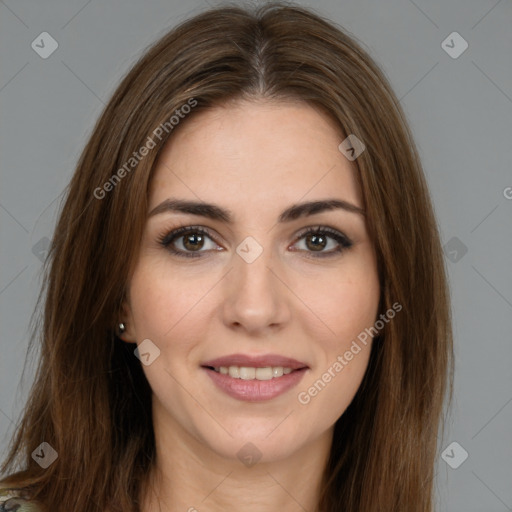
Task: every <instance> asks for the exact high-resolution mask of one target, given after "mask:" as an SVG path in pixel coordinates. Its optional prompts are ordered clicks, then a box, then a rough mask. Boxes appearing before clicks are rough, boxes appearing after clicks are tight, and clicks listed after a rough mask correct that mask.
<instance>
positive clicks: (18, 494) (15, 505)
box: [0, 487, 43, 512]
mask: <svg viewBox="0 0 512 512" xmlns="http://www.w3.org/2000/svg"><path fill="white" fill-rule="evenodd" d="M0 512H43V509H42V508H41V507H39V506H37V505H35V504H34V503H31V502H30V500H29V498H28V496H27V494H26V493H24V492H23V491H21V490H14V489H8V488H5V487H0Z"/></svg>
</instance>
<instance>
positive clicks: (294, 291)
mask: <svg viewBox="0 0 512 512" xmlns="http://www.w3.org/2000/svg"><path fill="white" fill-rule="evenodd" d="M47 263H48V271H47V275H46V288H45V290H46V296H45V308H44V316H43V318H42V336H41V343H42V345H41V359H40V365H39V369H38V372H37V375H36V379H35V383H34V387H33V390H32V392H31V395H30V399H29V402H28V404H27V407H26V410H25V413H24V416H23V418H22V422H21V424H20V426H19V429H18V431H17V432H16V435H15V437H14V439H13V443H12V447H11V450H10V453H9V454H8V457H7V458H6V460H5V462H4V464H3V467H2V474H5V475H8V476H6V477H5V478H4V480H3V481H2V486H3V488H5V489H10V491H9V492H11V493H14V494H15V495H16V496H18V498H11V501H10V502H9V501H6V502H5V503H4V507H5V508H4V509H5V510H10V509H9V508H8V507H9V506H11V507H13V508H11V509H14V507H15V506H16V504H20V505H21V504H23V505H22V507H24V506H26V505H28V504H29V503H30V504H31V506H36V504H39V505H40V506H41V507H42V508H41V509H43V510H44V509H47V510H52V511H55V510H58V511H60V510H66V511H67V510H80V511H92V510H109V511H128V510H132V511H142V512H153V511H175V510H189V511H193V510H234V509H240V507H243V508H244V509H245V510H248V511H251V510H284V511H292V510H293V511H295V510H311V511H314V510H317V511H320V510H321V511H338V510H343V511H345V512H356V511H358V512H361V511H365V512H374V511H377V510H378V511H407V512H427V511H429V512H430V511H432V510H433V477H434V463H435V460H436V453H437V451H436V450H437V430H438V426H439V425H440V421H441V420H442V413H443V400H444V397H445V392H446V391H447V390H448V391H450V390H451V375H452V373H451V372H452V336H451V326H450V314H449V303H448V291H447V284H446V278H445V271H444V266H443V265H444V262H443V258H442V253H441V248H440V241H439V235H438V232H437V227H436V222H435V217H434V214H433V210H432V206H431V202H430V199H429V195H428V190H427V186H426V183H425V179H424V176H423V173H422V169H421V164H420V161H419V159H418V155H417V151H416V149H415V145H414V142H413V140H412V137H411V134H410V131H409V129H408V127H407V123H406V120H405V118H404V115H403V113H402V111H401V109H400V106H399V104H398V101H397V99H396V97H395V96H394V94H393V92H392V90H391V88H390V85H389V83H388V82H387V80H386V78H385V76H384V75H383V73H382V72H381V71H380V70H379V69H378V67H377V66H376V64H375V63H374V62H373V61H372V60H371V58H370V57H369V56H368V54H367V53H365V52H364V51H363V50H362V48H361V47H360V46H359V45H358V43H357V42H356V41H354V39H353V38H351V37H349V36H348V35H347V34H345V33H344V32H343V31H341V30H340V29H339V28H337V27H335V26H333V25H332V24H331V23H328V22H327V21H325V20H323V19H322V18H320V17H319V16H317V15H316V14H313V13H312V12H310V11H308V10H305V9H303V8H299V7H290V6H286V5H280V4H269V5H267V6H265V7H262V8H260V9H258V10H257V11H256V12H254V13H253V12H251V11H249V10H246V9H242V8H234V7H227V8H217V9H213V10H211V11H208V12H206V13H204V14H201V15H198V16H196V17H195V18H193V19H191V20H189V21H187V22H185V23H183V24H182V25H180V26H178V27H177V28H175V29H173V30H172V31H171V32H170V33H169V34H168V35H166V36H165V37H164V38H162V39H161V40H160V41H158V42H157V43H156V44H155V45H154V46H153V47H152V48H151V49H149V51H148V52H147V53H146V54H145V55H144V56H143V57H142V59H141V60H140V61H139V62H138V63H137V64H136V65H135V66H134V67H133V69H132V70H131V71H130V72H129V73H128V75H127V76H126V77H125V78H124V80H123V81H122V83H121V85H120V86H119V88H118V89H117V91H116V92H115V94H114V96H113V98H112V99H111V101H110V102H109V104H108V105H107V107H106V109H105V111H104V113H103V114H102V116H101V118H100V119H99V121H98V123H97V125H96V127H95V129H94V132H93V134H92V136H91V139H90V140H89V142H88V144H87V146H86V148H85V150H84V152H83V154H82V156H81V158H80V161H79V163H78V167H77V169H76V172H75V174H74V176H73V179H72V181H71V183H70V186H69V190H68V194H67V198H66V201H65V203H64V205H63V208H62V211H61V213H60V218H59V221H58V223H57V226H56V230H55V235H54V239H53V244H52V248H51V251H50V255H49V258H48V262H47ZM15 470H17V471H16V472H14V471H15ZM16 489H18V491H16ZM16 492H17V494H16ZM23 493H24V494H23ZM25 498H26V499H25ZM7 504H9V505H7ZM0 510H1V509H0ZM18 510H23V511H24V510H25V509H24V508H20V509H18ZM26 510H29V509H28V508H27V509H26ZM34 510H38V509H34Z"/></svg>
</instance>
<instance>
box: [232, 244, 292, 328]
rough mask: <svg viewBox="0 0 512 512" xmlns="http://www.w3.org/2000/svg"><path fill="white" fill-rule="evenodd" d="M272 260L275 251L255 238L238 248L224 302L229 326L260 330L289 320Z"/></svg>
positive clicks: (282, 290) (234, 255)
mask: <svg viewBox="0 0 512 512" xmlns="http://www.w3.org/2000/svg"><path fill="white" fill-rule="evenodd" d="M272 256H273V255H272V248H271V247H264V246H263V245H262V244H260V243H259V242H258V241H257V240H256V239H255V238H253V237H247V238H246V239H244V240H243V241H242V242H241V243H240V244H239V245H238V247H237V248H236V254H233V268H232V271H231V272H230V273H229V276H228V277H229V285H228V287H227V293H226V296H225V298H224V315H225V321H226V322H227V323H228V324H231V325H233V324H236V325H239V324H240V325H242V326H245V327H246V328H247V329H248V330H257V329H262V328H265V327H267V326H269V325H271V324H276V323H281V322H284V321H285V319H286V318H287V315H286V311H287V307H286V304H285V297H284V289H283V287H282V285H280V283H279V280H278V279H277V278H276V276H275V275H274V272H273V270H274V269H273V268H272V267H273V262H275V259H273V258H272Z"/></svg>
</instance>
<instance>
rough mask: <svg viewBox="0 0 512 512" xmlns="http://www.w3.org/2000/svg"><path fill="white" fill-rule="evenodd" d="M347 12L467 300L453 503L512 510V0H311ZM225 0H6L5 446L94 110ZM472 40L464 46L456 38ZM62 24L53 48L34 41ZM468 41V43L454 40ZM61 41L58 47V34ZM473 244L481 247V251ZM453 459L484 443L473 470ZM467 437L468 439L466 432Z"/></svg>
mask: <svg viewBox="0 0 512 512" xmlns="http://www.w3.org/2000/svg"><path fill="white" fill-rule="evenodd" d="M298 3H299V4H302V5H304V6H307V7H312V8H314V9H316V10H317V11H318V12H319V13H321V14H323V15H325V16H327V17H328V18H330V19H332V20H333V21H335V22H337V23H339V24H341V25H342V26H343V27H344V28H345V29H346V30H347V31H349V32H350V33H351V34H352V35H353V36H355V37H356V38H357V39H358V40H359V41H361V42H362V43H363V45H364V47H365V48H366V49H367V51H368V52H369V53H370V55H372V56H373V57H374V59H375V60H376V61H377V63H378V64H379V65H380V66H381V68H382V69H383V70H384V72H385V74H386V75H387V76H388V78H389V80H390V81H391V83H392V85H393V87H394V89H395V91H396V93H397V96H398V98H400V101H401V104H402V106H403V107H404V109H405V111H406V114H407V116H408V119H409V121H410V124H411V128H412V130H413V133H414V135H415V138H416V141H417V144H418V147H419V150H420V156H421V157H422V160H423V163H424V167H425V172H426V174H427V179H428V182H429V184H430V187H431V192H432V196H433V200H434V204H435V208H436V212H437V216H438V220H439V224H440V229H441V235H442V239H443V245H445V255H446V263H447V266H448V270H449V277H450V285H451V291H452V299H453V314H454V329H455V344H456V347H455V349H456V375H455V400H454V406H453V409H452V412H451V415H450V418H449V421H448V422H447V431H446V435H445V438H444V439H443V441H442V446H441V449H440V451H439V454H438V455H439V457H438V464H437V485H436V487H437V492H438V499H437V501H438V510H439V511H449V512H459V511H460V512H462V511H464V512H472V511H475V512H476V511H478V512H494V511H496V512H501V511H506V510H512V485H511V484H512V479H511V476H512V439H511V438H512V434H511V433H512V403H511V402H512V365H511V361H512V358H511V354H512V346H511V332H512V329H511V327H512V325H511V324H512V322H511V319H512V272H511V271H510V269H511V262H512V236H511V235H512V222H511V220H512V172H511V169H512V150H511V146H512V144H511V140H512V137H511V136H512V4H511V2H510V1H507V0H501V1H497V0H489V1H485V0H478V1H477V0H451V1H448V2H447V1H441V0H435V1H430V2H427V1H426V0H423V1H422V0H415V1H412V0H386V1H380V2H377V1H369V0H347V1H338V2H336V1H334V0H331V1H328V0H322V1H315V2H314V3H313V2H312V1H311V2H298ZM208 5H212V6H213V5H216V2H213V1H212V0H210V1H208V2H204V1H191V0H190V1H187V2H179V1H170V0H167V1H166V0H151V1H146V2H144V1H143V0H131V1H124V2H122V1H120V0H115V1H106V2H100V1H99V0H89V1H87V0H66V1H64V0H61V1H45V2H42V1H35V0H34V1H27V0H5V1H0V42H1V44H0V53H1V58H0V59H1V63H2V66H1V75H0V109H1V115H2V123H1V125H0V141H1V142H0V143H1V148H0V155H1V169H2V175H1V180H2V181H1V185H2V186H1V189H0V223H1V245H0V261H1V265H0V310H1V326H2V330H1V339H0V354H1V355H0V450H1V451H2V453H5V450H6V448H7V446H8V442H9V436H10V434H12V431H13V427H14V424H15V422H16V421H18V419H19V414H20V413H21V410H22V407H23V404H24V401H25V399H26V396H27V391H28V387H29V385H30V383H31V379H32V377H33V367H34V364H33V362H32V363H31V364H29V366H28V367H27V372H26V374H25V377H24V378H23V379H21V375H22V369H23V363H24V360H25V355H26V349H27V345H28V338H29V331H28V321H29V317H30V314H31V313H32V309H33V307H34V304H35V299H36V296H37V293H38V289H39V285H40V275H39V271H40V269H41V258H42V257H43V256H44V250H45V243H46V242H45V238H46V239H50V238H51V236H52V229H53V225H54V222H55V213H56V209H57V206H58V199H59V197H61V193H62V191H63V189H64V187H65V185H66V184H67V182H68V181H69V179H70V177H71V174H72V172H73V168H74V165H75V163H76V160H77V158H78V155H79V153H80V151H81V149H82V147H83V146H84V144H85V142H86V140H87V137H88V135H89V134H90V132H91V130H92V127H93V123H94V121H95V120H96V118H97V117H98V115H99V114H100V111H101V109H102V108H103V105H104V104H105V103H106V102H107V101H108V98H109V97H110V95H111V93H112V92H113V89H114V88H115V86H116V85H117V84H118V81H119V79H120V77H121V76H122V75H123V73H124V72H125V71H126V70H127V69H128V68H129V67H130V65H131V64H132V63H134V61H135V59H136V58H138V57H139V56H140V54H141V53H142V52H143V51H144V49H145V48H146V47H147V46H148V45H149V44H150V43H151V42H153V41H154V40H156V39H157V38H158V37H160V36H161V35H163V33H164V32H166V31H167V30H168V29H169V28H170V27H171V26H173V25H175V24H176V23H178V22H180V21H182V20H183V19H184V18H186V17H189V16H190V15H192V14H195V13H198V12H200V11H201V10H203V9H204V8H206V7H208ZM454 31H456V32H458V33H459V34H460V35H461V36H462V37H463V38H464V40H466V41H467V43H468V45H469V47H468V48H467V50H466V51H465V52H464V53H462V54H461V55H460V56H459V57H458V58H452V57H451V56H450V55H449V54H448V53H447V52H446V51H445V50H444V49H443V47H442V42H443V41H444V40H445V39H446V38H447V37H448V36H449V35H450V34H451V33H452V32H454ZM42 32H48V33H49V34H51V36H52V37H53V38H54V39H55V40H56V41H57V42H58V45H59V46H58V48H57V50H56V51H55V52H54V53H53V54H52V55H51V56H49V57H48V58H47V59H43V58H41V57H40V56H39V55H38V54H37V53H36V51H34V50H33V49H32V48H31V43H32V41H34V40H36V42H37V41H38V40H39V41H40V39H38V36H39V35H40V34H41V33H42ZM447 44H448V45H450V46H453V47H454V48H453V50H452V51H454V50H457V49H458V48H461V46H460V42H457V41H456V40H454V42H453V43H452V42H451V39H450V38H449V39H448V42H447ZM46 48H48V46H47V45H46ZM466 250H467V252H465V251H466ZM453 441H456V442H457V443H458V444H459V445H460V446H455V448H454V449H453V451H452V449H451V448H450V449H449V450H448V451H447V452H446V453H447V456H445V458H446V460H449V461H450V463H451V464H452V465H457V463H460V461H461V460H462V455H463V453H464V452H463V451H462V449H464V450H466V451H467V452H468V454H469V456H468V458H467V460H465V461H464V462H463V463H462V464H461V465H460V466H459V467H458V468H457V469H453V468H452V467H450V466H449V465H448V464H447V463H446V462H445V460H444V459H443V458H442V452H443V450H445V448H447V447H448V446H449V445H450V443H452V442H453ZM452 448H453V447H452Z"/></svg>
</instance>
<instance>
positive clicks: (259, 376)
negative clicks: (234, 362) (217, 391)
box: [205, 366, 306, 380]
mask: <svg viewBox="0 0 512 512" xmlns="http://www.w3.org/2000/svg"><path fill="white" fill-rule="evenodd" d="M205 368H208V369H209V370H213V371H214V372H217V373H220V374H221V375H229V376H230V377H231V378H233V379H242V380H271V379H279V378H280V377H282V376H283V375H288V374H290V373H292V372H297V371H300V370H303V369H305V368H306V367H304V368H298V369H293V368H289V367H285V366H265V367H257V368H256V367H254V366H217V367H215V366H206V367H205Z"/></svg>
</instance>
